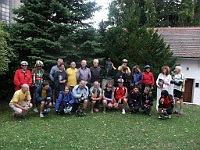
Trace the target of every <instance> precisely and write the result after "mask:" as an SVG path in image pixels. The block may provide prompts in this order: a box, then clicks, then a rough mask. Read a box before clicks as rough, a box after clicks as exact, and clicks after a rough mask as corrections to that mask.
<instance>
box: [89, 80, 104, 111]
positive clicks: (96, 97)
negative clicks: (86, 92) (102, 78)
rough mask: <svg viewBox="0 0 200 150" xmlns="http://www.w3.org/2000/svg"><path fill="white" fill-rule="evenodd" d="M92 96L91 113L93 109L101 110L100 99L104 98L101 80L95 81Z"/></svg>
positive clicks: (91, 91) (91, 90)
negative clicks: (100, 84)
mask: <svg viewBox="0 0 200 150" xmlns="http://www.w3.org/2000/svg"><path fill="white" fill-rule="evenodd" d="M90 96H91V114H93V111H95V112H99V104H100V100H102V96H103V92H102V89H101V88H100V87H99V82H98V81H95V82H94V84H93V87H91V88H90Z"/></svg>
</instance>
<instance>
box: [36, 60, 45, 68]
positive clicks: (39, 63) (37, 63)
mask: <svg viewBox="0 0 200 150" xmlns="http://www.w3.org/2000/svg"><path fill="white" fill-rule="evenodd" d="M35 66H40V67H43V66H44V64H43V62H42V61H41V60H37V61H36V63H35Z"/></svg>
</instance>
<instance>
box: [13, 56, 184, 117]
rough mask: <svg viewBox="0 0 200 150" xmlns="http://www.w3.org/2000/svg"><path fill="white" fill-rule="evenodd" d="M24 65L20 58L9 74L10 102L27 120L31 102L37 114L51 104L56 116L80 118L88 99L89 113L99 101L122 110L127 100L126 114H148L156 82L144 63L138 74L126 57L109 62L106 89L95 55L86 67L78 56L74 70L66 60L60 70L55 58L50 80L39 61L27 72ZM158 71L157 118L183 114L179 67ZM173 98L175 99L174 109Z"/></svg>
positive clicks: (72, 63)
mask: <svg viewBox="0 0 200 150" xmlns="http://www.w3.org/2000/svg"><path fill="white" fill-rule="evenodd" d="M27 66H28V62H26V61H22V62H21V68H20V69H18V70H16V72H15V75H14V84H15V85H16V86H15V90H16V92H15V93H14V95H13V98H12V99H11V101H10V103H9V106H10V107H11V108H12V109H13V110H14V113H13V114H12V116H13V118H16V116H17V115H20V116H22V117H24V118H26V117H27V112H28V111H29V110H30V109H31V108H32V106H33V107H34V112H39V115H40V117H41V118H43V117H44V116H45V115H46V114H48V113H49V112H50V110H51V109H50V108H51V107H52V106H54V107H55V111H56V113H57V114H58V115H60V114H71V113H72V112H73V111H74V112H76V113H77V115H79V116H84V115H86V109H87V107H88V104H89V103H90V109H91V110H90V112H91V113H94V112H99V108H100V104H102V107H103V113H106V110H107V109H119V108H121V107H120V106H122V109H121V112H122V114H125V113H126V110H127V104H128V106H129V112H130V113H138V112H139V110H140V109H142V110H143V111H144V112H145V113H147V114H148V115H150V116H151V114H152V106H153V97H152V90H153V88H154V82H155V81H154V75H153V73H152V72H151V71H150V68H151V67H150V66H149V65H145V66H144V71H143V72H141V71H140V68H139V66H138V65H136V66H134V67H133V68H132V71H131V70H130V68H129V67H128V61H127V60H126V59H123V60H122V65H120V66H119V67H118V68H115V67H114V65H113V64H112V68H113V69H114V70H116V74H115V78H114V84H111V83H110V82H108V83H107V84H106V86H105V89H102V88H101V87H102V84H101V75H102V69H101V67H100V66H99V60H98V59H94V60H93V66H92V67H90V68H88V67H87V61H86V60H82V61H81V67H80V68H78V69H77V68H76V63H75V62H71V64H70V68H67V69H65V65H64V63H63V59H60V58H59V59H58V61H57V65H55V66H53V67H52V68H51V71H50V73H49V78H50V80H51V83H48V82H47V81H45V80H44V70H43V66H44V64H43V62H42V61H40V60H38V61H36V64H35V68H33V69H32V71H30V70H28V69H27ZM161 70H162V72H161V73H160V74H159V76H158V78H157V80H156V85H157V103H156V110H157V111H158V113H159V116H158V118H163V117H164V118H166V117H168V118H171V114H172V113H176V114H178V116H182V115H183V96H182V94H183V93H182V92H183V88H184V76H183V74H182V73H181V67H180V66H177V67H176V68H175V75H173V76H171V75H170V69H169V67H168V66H164V67H162V69H161ZM129 76H130V77H129ZM129 78H130V82H128V79H129ZM172 85H173V86H172ZM29 88H30V90H29ZM173 95H174V96H173ZM31 100H32V103H33V105H32V103H31ZM177 101H180V112H179V113H178V109H177ZM174 103H175V104H174ZM174 106H175V111H174V112H173V107H174ZM38 107H39V111H38Z"/></svg>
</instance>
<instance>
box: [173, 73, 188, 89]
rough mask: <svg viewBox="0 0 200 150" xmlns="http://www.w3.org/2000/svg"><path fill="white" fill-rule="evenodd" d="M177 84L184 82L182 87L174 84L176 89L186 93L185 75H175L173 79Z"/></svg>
mask: <svg viewBox="0 0 200 150" xmlns="http://www.w3.org/2000/svg"><path fill="white" fill-rule="evenodd" d="M173 79H174V80H175V81H176V82H180V81H181V82H183V84H181V85H180V86H178V85H176V84H174V89H176V90H178V91H181V92H184V82H185V78H184V75H183V74H182V73H179V74H175V76H174V78H173Z"/></svg>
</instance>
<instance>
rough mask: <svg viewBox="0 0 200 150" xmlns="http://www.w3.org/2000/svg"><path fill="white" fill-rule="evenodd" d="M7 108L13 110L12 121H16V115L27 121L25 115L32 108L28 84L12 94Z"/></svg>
mask: <svg viewBox="0 0 200 150" xmlns="http://www.w3.org/2000/svg"><path fill="white" fill-rule="evenodd" d="M9 106H10V107H11V108H12V109H13V110H14V113H13V114H12V117H13V119H16V116H17V115H20V116H22V117H23V118H24V119H27V117H26V114H27V113H28V111H29V110H30V109H31V107H32V106H33V105H32V103H31V95H30V92H29V86H28V84H23V85H22V86H21V89H20V90H17V91H16V92H15V93H14V95H13V97H12V99H11V101H10V103H9Z"/></svg>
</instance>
